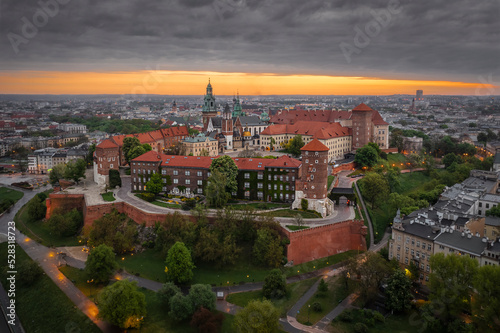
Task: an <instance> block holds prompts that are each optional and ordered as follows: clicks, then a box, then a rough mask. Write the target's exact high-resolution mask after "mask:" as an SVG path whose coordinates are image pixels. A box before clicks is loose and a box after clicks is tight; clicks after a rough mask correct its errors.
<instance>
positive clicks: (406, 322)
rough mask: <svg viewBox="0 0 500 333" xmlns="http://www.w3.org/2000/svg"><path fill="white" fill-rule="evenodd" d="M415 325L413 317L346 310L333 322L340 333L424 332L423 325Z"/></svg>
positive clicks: (333, 325) (334, 329) (335, 329)
mask: <svg viewBox="0 0 500 333" xmlns="http://www.w3.org/2000/svg"><path fill="white" fill-rule="evenodd" d="M412 323H414V322H413V321H412V320H411V315H409V314H400V315H391V316H388V317H387V318H385V317H384V316H382V315H381V314H380V313H378V312H376V311H371V310H362V309H361V310H344V312H342V313H341V314H340V315H339V316H338V317H337V318H335V319H334V320H333V321H332V324H331V326H332V328H333V331H334V332H336V333H337V332H338V333H358V332H370V333H371V332H373V333H387V332H399V333H417V332H422V326H421V325H422V324H421V323H418V324H416V325H412Z"/></svg>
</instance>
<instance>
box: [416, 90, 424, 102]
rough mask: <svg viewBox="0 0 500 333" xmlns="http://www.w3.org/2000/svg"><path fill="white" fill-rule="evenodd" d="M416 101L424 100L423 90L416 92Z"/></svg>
mask: <svg viewBox="0 0 500 333" xmlns="http://www.w3.org/2000/svg"><path fill="white" fill-rule="evenodd" d="M416 100H417V101H423V100H424V91H423V90H417V97H416Z"/></svg>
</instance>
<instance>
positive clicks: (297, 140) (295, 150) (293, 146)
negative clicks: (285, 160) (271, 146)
mask: <svg viewBox="0 0 500 333" xmlns="http://www.w3.org/2000/svg"><path fill="white" fill-rule="evenodd" d="M302 147H304V140H302V135H300V134H299V135H296V136H294V137H293V139H291V140H290V141H289V142H288V144H287V146H286V150H287V151H288V152H289V153H290V154H292V155H293V156H300V154H301V151H300V149H301V148H302Z"/></svg>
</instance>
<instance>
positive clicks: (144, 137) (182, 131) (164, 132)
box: [110, 126, 189, 147]
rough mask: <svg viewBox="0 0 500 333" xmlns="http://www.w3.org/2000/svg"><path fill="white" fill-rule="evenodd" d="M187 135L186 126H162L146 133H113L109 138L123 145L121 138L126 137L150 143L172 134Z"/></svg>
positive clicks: (142, 142)
mask: <svg viewBox="0 0 500 333" xmlns="http://www.w3.org/2000/svg"><path fill="white" fill-rule="evenodd" d="M182 135H184V136H188V135H189V133H188V129H187V127H186V126H179V127H171V128H162V129H159V130H156V131H150V132H146V133H137V134H127V135H124V134H122V135H115V136H113V137H111V138H110V139H111V140H112V141H114V142H115V143H116V144H117V145H118V146H120V147H121V146H123V139H125V138H128V137H136V138H138V139H139V141H140V142H141V144H144V143H152V142H156V141H159V140H162V139H163V138H168V137H173V136H182Z"/></svg>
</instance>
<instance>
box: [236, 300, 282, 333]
mask: <svg viewBox="0 0 500 333" xmlns="http://www.w3.org/2000/svg"><path fill="white" fill-rule="evenodd" d="M279 317H280V312H279V310H278V309H276V308H275V307H274V305H273V303H271V301H269V300H263V301H258V300H251V301H250V302H249V303H248V304H247V306H245V307H244V308H243V309H242V310H240V311H239V312H238V313H237V314H236V316H235V317H234V324H233V325H234V328H235V329H236V331H237V332H238V333H266V332H276V331H277V330H278V325H279V324H278V323H279Z"/></svg>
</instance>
